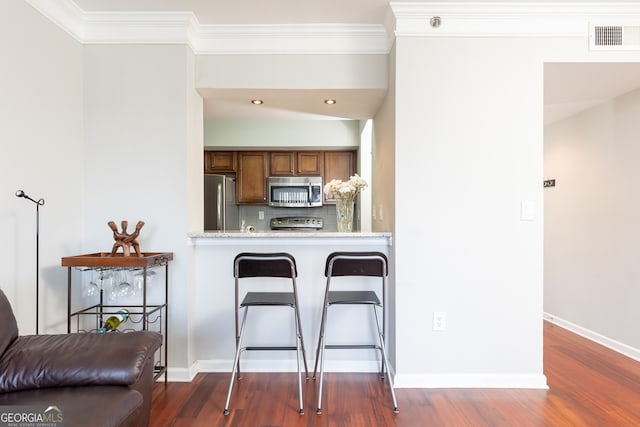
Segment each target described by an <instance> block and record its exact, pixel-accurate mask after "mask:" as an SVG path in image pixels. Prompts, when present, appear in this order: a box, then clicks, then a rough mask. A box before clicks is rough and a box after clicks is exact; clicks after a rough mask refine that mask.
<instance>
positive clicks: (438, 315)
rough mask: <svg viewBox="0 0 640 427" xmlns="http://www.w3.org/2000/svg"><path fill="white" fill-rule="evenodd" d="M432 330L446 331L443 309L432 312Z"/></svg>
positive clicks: (445, 318) (445, 314) (445, 316)
mask: <svg viewBox="0 0 640 427" xmlns="http://www.w3.org/2000/svg"><path fill="white" fill-rule="evenodd" d="M433 330H434V331H446V330H447V313H446V312H444V311H434V312H433Z"/></svg>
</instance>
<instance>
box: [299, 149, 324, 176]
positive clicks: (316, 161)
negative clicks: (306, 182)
mask: <svg viewBox="0 0 640 427" xmlns="http://www.w3.org/2000/svg"><path fill="white" fill-rule="evenodd" d="M296 160H297V161H296V174H297V175H300V176H322V173H323V172H324V170H323V168H324V153H323V152H322V151H298V152H297V153H296Z"/></svg>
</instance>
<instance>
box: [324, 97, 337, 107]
mask: <svg viewBox="0 0 640 427" xmlns="http://www.w3.org/2000/svg"><path fill="white" fill-rule="evenodd" d="M324 103H325V104H327V105H333V104H335V103H336V100H335V99H331V98H328V99H325V100H324Z"/></svg>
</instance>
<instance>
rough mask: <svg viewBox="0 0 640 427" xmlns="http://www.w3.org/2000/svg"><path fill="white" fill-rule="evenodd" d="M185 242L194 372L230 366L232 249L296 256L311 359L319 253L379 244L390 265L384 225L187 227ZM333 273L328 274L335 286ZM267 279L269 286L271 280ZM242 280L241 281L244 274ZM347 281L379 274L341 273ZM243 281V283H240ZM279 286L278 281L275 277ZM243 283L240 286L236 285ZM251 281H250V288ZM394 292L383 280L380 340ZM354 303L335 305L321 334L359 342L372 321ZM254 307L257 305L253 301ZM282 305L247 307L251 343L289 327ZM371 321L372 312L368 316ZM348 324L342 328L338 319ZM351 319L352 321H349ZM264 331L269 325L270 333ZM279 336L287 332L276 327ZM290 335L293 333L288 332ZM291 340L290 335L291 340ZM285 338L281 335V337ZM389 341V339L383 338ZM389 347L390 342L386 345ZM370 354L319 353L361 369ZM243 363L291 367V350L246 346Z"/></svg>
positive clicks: (370, 367) (370, 364)
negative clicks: (190, 271)
mask: <svg viewBox="0 0 640 427" xmlns="http://www.w3.org/2000/svg"><path fill="white" fill-rule="evenodd" d="M189 243H190V245H191V247H192V248H193V251H192V254H193V256H194V258H195V265H196V271H195V273H194V274H195V275H196V277H195V278H194V279H195V281H196V283H197V284H198V285H197V286H196V288H195V295H193V296H192V307H193V311H192V313H193V316H192V319H193V328H192V331H193V333H194V335H195V339H194V341H193V342H194V343H195V344H194V348H193V355H194V359H195V361H196V366H197V371H199V372H230V370H231V366H232V363H233V356H234V351H235V337H234V326H233V325H234V287H235V284H234V278H233V259H234V258H235V256H236V255H237V254H238V253H240V252H288V253H290V254H291V255H293V256H294V257H295V259H296V264H297V269H298V277H297V285H298V293H299V302H300V310H301V321H302V332H303V337H304V343H305V346H306V349H307V358H308V359H309V362H310V363H312V362H313V358H314V357H315V348H316V345H317V340H318V332H319V326H320V324H319V322H320V315H321V310H322V299H323V296H324V289H325V281H326V279H325V276H324V268H325V260H326V258H327V256H328V255H329V254H330V253H332V252H335V251H379V252H382V253H384V254H386V255H387V256H388V257H389V262H390V269H391V271H393V268H394V267H393V265H394V262H393V256H392V253H391V245H392V235H391V233H375V232H362V233H359V232H354V233H338V232H321V231H270V232H269V231H265V232H252V233H249V232H237V231H234V232H203V233H191V234H189ZM341 279H342V280H347V279H346V278H345V279H343V278H337V279H334V281H332V286H333V284H335V285H338V286H341ZM267 280H273V281H274V283H273V285H274V286H279V284H278V283H281V282H277V283H276V281H277V280H278V279H267ZM245 282H246V281H245ZM264 283H265V282H264V279H255V281H254V282H253V283H249V285H248V286H249V287H251V286H256V287H259V286H260V285H261V284H264ZM346 283H349V285H350V286H353V287H354V288H355V289H360V288H363V287H370V286H372V285H375V286H377V287H379V279H377V280H376V279H373V278H349V279H348V282H346V281H345V282H343V284H346ZM243 286H244V285H243ZM282 286H283V288H282V290H286V286H287V285H286V284H283V285H282ZM244 289H245V290H246V289H247V288H244ZM251 289H254V288H251ZM394 294H395V287H394V283H393V281H392V280H389V287H388V298H389V299H388V315H389V319H390V322H389V331H387V336H388V339H387V342H388V343H393V342H394V339H395V332H394V324H395V322H394V318H395V313H394V311H395V310H394V301H395V298H394ZM360 309H362V310H365V309H366V307H355V308H354V307H351V308H346V307H345V308H343V307H336V308H335V312H334V313H333V314H332V317H331V320H330V324H329V325H328V326H327V336H328V337H329V339H330V340H332V341H333V342H341V341H342V342H354V341H355V342H359V341H362V340H371V339H375V336H374V335H373V330H374V328H373V323H369V322H367V321H366V320H364V321H363V319H367V315H366V314H365V313H363V312H361V311H359V310H360ZM256 310H258V309H256ZM286 310H287V309H286V308H284V309H283V311H282V313H279V312H278V313H273V310H270V311H269V312H265V313H264V314H263V313H255V314H254V315H253V316H249V320H248V321H249V322H251V321H252V320H253V321H254V322H257V324H253V325H248V326H247V335H246V343H253V344H255V345H259V344H263V343H270V344H271V345H273V344H274V341H275V342H277V343H279V342H281V341H282V339H283V338H282V337H283V333H282V331H283V330H285V331H287V330H290V332H291V334H290V336H291V337H293V336H294V331H293V328H292V327H291V321H290V313H288V312H287V311H286ZM371 322H373V316H371ZM343 324H349V325H350V327H349V328H342V327H341V325H343ZM352 326H354V327H352ZM272 331H276V332H275V333H272ZM284 336H285V337H286V336H287V334H284ZM292 339H293V338H292ZM291 342H293V341H292V340H291ZM283 344H284V345H286V343H283ZM390 346H391V345H390ZM390 353H391V354H393V350H391V351H390ZM378 363H379V362H378V355H377V354H376V352H374V351H362V350H338V351H334V352H332V354H331V355H330V356H329V357H328V358H327V361H326V369H327V370H328V371H348V372H357V371H367V372H375V371H376V370H377V369H379V366H378ZM392 363H393V362H392ZM243 370H245V371H254V372H259V371H269V372H293V371H295V370H296V364H295V356H294V354H291V352H250V353H248V354H246V355H244V356H243Z"/></svg>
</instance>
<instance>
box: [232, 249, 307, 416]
mask: <svg viewBox="0 0 640 427" xmlns="http://www.w3.org/2000/svg"><path fill="white" fill-rule="evenodd" d="M233 276H234V278H235V324H236V354H235V358H234V361H233V370H232V372H231V380H230V382H229V391H228V393H227V401H226V403H225V405H224V414H225V415H228V414H229V402H230V400H231V391H232V390H233V383H234V380H235V377H236V373H237V374H238V379H240V353H242V352H243V351H252V350H292V351H293V350H295V351H296V362H297V365H298V399H299V403H300V405H299V410H298V413H299V414H300V415H302V414H304V407H303V401H302V370H301V366H300V359H302V361H303V362H304V370H305V373H306V378H309V369H308V368H307V357H306V352H305V349H304V340H303V338H302V327H301V322H300V310H299V307H300V306H299V304H298V290H297V286H296V277H298V270H297V268H296V261H295V259H294V257H293V256H292V255H291V254H288V253H283V252H277V253H248V252H243V253H240V254H238V255H237V256H236V257H235V259H234V261H233ZM250 277H263V278H268V277H271V278H283V279H291V291H290V292H271V291H263V292H247V293H246V295H245V296H244V298H243V300H242V302H241V303H240V304H238V301H239V296H240V291H239V288H240V279H244V278H250ZM250 307H291V308H292V309H293V317H294V319H293V321H294V330H295V341H296V345H295V346H245V347H243V346H242V336H243V334H244V327H245V324H246V321H247V315H248V313H249V308H250ZM242 308H244V314H243V316H242V323H241V324H239V323H238V314H239V311H240V309H242Z"/></svg>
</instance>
